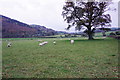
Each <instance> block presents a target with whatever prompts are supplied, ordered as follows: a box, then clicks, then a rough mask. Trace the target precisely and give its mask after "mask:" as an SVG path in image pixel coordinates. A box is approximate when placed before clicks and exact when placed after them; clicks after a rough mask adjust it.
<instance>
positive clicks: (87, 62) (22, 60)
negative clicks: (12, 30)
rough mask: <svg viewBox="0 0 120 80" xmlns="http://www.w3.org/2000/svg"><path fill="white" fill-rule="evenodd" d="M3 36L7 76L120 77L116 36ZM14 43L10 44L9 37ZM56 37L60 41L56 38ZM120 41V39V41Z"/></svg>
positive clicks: (4, 70)
mask: <svg viewBox="0 0 120 80" xmlns="http://www.w3.org/2000/svg"><path fill="white" fill-rule="evenodd" d="M72 39H74V40H75V43H74V44H70V40H69V38H63V39H62V38H61V39H60V38H53V39H52V38H50V39H49V38H48V39H41V40H43V41H48V44H46V45H44V46H38V44H39V42H38V41H37V38H34V39H32V38H31V39H28V38H26V39H20V38H18V39H16V38H15V39H3V45H2V71H3V73H2V74H3V78H117V77H118V40H116V39H112V38H106V39H102V38H97V39H96V40H87V39H86V38H72ZM6 40H10V41H11V42H12V47H9V48H8V47H7V41H6ZM53 40H56V42H57V44H56V45H54V44H53V43H52V42H53ZM119 42H120V41H119Z"/></svg>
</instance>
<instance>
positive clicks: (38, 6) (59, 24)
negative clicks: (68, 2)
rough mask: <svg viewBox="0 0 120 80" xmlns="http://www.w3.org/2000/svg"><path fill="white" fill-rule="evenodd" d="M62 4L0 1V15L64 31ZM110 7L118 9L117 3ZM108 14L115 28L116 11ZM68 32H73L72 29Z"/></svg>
mask: <svg viewBox="0 0 120 80" xmlns="http://www.w3.org/2000/svg"><path fill="white" fill-rule="evenodd" d="M114 1H119V0H114ZM64 2H65V0H0V14H2V15H4V16H7V17H10V18H12V19H16V20H18V21H21V22H24V23H27V24H38V25H42V26H46V27H47V28H52V29H54V30H59V31H65V28H66V27H67V23H66V22H64V20H63V18H62V16H61V13H62V7H63V5H64ZM111 6H113V7H115V8H116V9H118V2H115V3H114V4H112V5H111ZM109 13H110V14H111V17H112V26H117V25H118V10H116V12H115V11H109ZM70 31H74V28H72V29H71V30H70Z"/></svg>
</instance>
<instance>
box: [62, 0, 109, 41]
mask: <svg viewBox="0 0 120 80" xmlns="http://www.w3.org/2000/svg"><path fill="white" fill-rule="evenodd" d="M109 4H110V1H109V2H107V1H106V2H102V1H101V2H94V1H93V0H88V1H86V2H83V1H79V0H77V1H76V2H74V1H67V2H66V4H65V5H64V6H63V12H62V15H63V18H64V20H65V21H66V22H67V23H68V27H67V29H70V28H71V27H72V26H74V27H75V29H76V30H81V28H83V27H86V33H87V35H88V37H89V38H88V39H89V40H91V39H93V34H94V30H95V29H96V28H97V27H100V26H101V27H106V26H110V22H111V17H110V15H109V14H106V13H105V12H106V11H108V10H109V9H110V8H109V7H108V6H109Z"/></svg>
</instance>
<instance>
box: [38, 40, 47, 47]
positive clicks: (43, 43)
mask: <svg viewBox="0 0 120 80" xmlns="http://www.w3.org/2000/svg"><path fill="white" fill-rule="evenodd" d="M47 43H48V42H47V41H45V42H42V43H39V46H43V45H45V44H47Z"/></svg>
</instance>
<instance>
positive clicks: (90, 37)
mask: <svg viewBox="0 0 120 80" xmlns="http://www.w3.org/2000/svg"><path fill="white" fill-rule="evenodd" d="M93 39H94V38H93V31H92V30H91V28H88V40H93Z"/></svg>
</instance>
